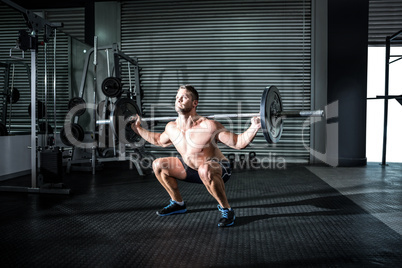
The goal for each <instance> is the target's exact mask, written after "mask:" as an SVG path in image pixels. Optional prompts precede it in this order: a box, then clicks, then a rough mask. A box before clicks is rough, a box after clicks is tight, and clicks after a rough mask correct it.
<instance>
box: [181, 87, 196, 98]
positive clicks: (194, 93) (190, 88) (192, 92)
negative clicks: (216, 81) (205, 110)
mask: <svg viewBox="0 0 402 268" xmlns="http://www.w3.org/2000/svg"><path fill="white" fill-rule="evenodd" d="M180 89H185V90H187V91H190V93H191V96H192V97H193V100H197V101H198V98H199V96H198V91H197V90H196V89H195V88H194V87H193V86H192V85H182V86H180Z"/></svg>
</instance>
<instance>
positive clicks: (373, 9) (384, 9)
mask: <svg viewBox="0 0 402 268" xmlns="http://www.w3.org/2000/svg"><path fill="white" fill-rule="evenodd" d="M400 30H402V1H401V0H370V1H369V45H371V46H376V45H381V46H385V38H386V37H387V36H391V35H393V34H395V33H397V32H399V31H400ZM393 45H398V44H393ZM399 45H401V44H399Z"/></svg>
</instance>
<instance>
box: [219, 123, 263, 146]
mask: <svg viewBox="0 0 402 268" xmlns="http://www.w3.org/2000/svg"><path fill="white" fill-rule="evenodd" d="M219 125H220V124H219ZM260 128H261V121H260V118H259V117H253V118H252V119H251V126H250V127H249V128H248V129H247V130H246V131H245V132H243V133H241V134H235V133H232V132H230V131H229V130H227V129H226V128H224V127H223V126H222V125H221V130H218V131H219V133H218V137H217V138H218V140H219V141H220V142H222V143H223V144H225V145H227V146H229V147H231V148H234V149H237V150H241V149H244V148H246V147H247V145H249V144H250V143H251V142H252V141H253V139H254V138H255V136H256V135H257V132H258V130H259V129H260Z"/></svg>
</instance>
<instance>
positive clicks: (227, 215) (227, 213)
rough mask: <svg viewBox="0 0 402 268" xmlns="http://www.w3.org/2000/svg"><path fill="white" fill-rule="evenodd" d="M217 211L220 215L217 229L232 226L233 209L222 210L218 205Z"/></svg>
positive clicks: (233, 219)
mask: <svg viewBox="0 0 402 268" xmlns="http://www.w3.org/2000/svg"><path fill="white" fill-rule="evenodd" d="M218 209H219V211H220V212H221V213H222V218H221V219H220V220H219V222H218V226H219V227H229V226H232V225H233V224H234V221H235V218H236V216H235V213H234V211H233V209H230V210H229V209H228V208H223V207H221V206H220V205H218Z"/></svg>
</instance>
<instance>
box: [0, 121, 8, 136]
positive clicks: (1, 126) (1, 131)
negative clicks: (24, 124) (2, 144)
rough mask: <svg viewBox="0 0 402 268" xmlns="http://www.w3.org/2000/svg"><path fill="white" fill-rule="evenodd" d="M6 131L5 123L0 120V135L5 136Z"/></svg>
mask: <svg viewBox="0 0 402 268" xmlns="http://www.w3.org/2000/svg"><path fill="white" fill-rule="evenodd" d="M7 135H8V131H7V127H6V125H4V124H3V123H2V122H0V136H7Z"/></svg>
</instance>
